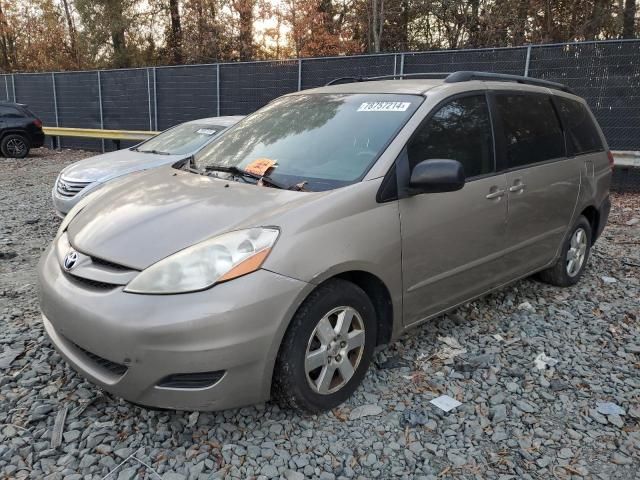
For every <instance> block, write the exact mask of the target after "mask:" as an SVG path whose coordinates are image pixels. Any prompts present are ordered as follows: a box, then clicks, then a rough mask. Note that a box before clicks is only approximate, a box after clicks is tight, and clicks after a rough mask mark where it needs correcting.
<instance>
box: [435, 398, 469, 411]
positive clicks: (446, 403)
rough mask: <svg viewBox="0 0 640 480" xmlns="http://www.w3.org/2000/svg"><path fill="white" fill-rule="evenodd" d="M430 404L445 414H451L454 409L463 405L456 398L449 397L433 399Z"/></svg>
mask: <svg viewBox="0 0 640 480" xmlns="http://www.w3.org/2000/svg"><path fill="white" fill-rule="evenodd" d="M429 403H431V404H432V405H435V406H436V407H438V408H439V409H440V410H443V411H445V412H450V411H451V410H453V409H454V408H456V407H459V406H460V405H462V403H461V402H459V401H458V400H456V399H455V398H451V397H450V396H449V395H440V396H439V397H436V398H434V399H432V400H431V401H430V402H429Z"/></svg>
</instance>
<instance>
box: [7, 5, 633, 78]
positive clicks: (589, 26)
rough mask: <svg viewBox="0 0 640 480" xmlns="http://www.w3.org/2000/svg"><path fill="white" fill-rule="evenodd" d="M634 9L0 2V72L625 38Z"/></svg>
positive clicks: (626, 6) (570, 6) (631, 30)
mask: <svg viewBox="0 0 640 480" xmlns="http://www.w3.org/2000/svg"><path fill="white" fill-rule="evenodd" d="M637 12H638V9H637V5H636V0H554V1H551V0H462V1H453V0H0V69H2V70H3V71H9V72H10V71H43V70H71V69H86V68H102V67H115V68H119V67H132V66H145V65H166V64H181V63H187V64H188V63H203V62H216V61H235V60H251V59H273V58H291V57H297V56H325V55H348V54H356V53H365V52H379V51H407V50H430V49H437V48H471V47H484V46H489V47H491V46H512V45H523V44H527V43H545V42H564V41H572V40H585V39H586V40H589V39H605V38H620V37H623V38H631V37H634V36H636V35H637V34H638V19H637Z"/></svg>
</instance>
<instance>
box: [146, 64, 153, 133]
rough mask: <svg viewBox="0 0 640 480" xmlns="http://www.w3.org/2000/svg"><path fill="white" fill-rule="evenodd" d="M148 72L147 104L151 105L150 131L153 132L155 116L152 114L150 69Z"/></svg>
mask: <svg viewBox="0 0 640 480" xmlns="http://www.w3.org/2000/svg"><path fill="white" fill-rule="evenodd" d="M145 70H146V71H147V104H148V105H149V130H153V123H152V122H153V120H152V118H153V116H152V115H153V114H152V113H151V76H150V75H149V69H148V68H146V69H145Z"/></svg>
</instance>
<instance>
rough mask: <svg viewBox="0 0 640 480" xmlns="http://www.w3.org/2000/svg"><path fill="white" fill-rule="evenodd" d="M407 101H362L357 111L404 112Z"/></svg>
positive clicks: (407, 105) (407, 106)
mask: <svg viewBox="0 0 640 480" xmlns="http://www.w3.org/2000/svg"><path fill="white" fill-rule="evenodd" d="M409 105H411V103H409V102H364V103H362V104H361V105H360V106H359V107H358V112H406V111H407V108H409Z"/></svg>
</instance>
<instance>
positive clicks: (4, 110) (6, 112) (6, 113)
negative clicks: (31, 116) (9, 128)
mask: <svg viewBox="0 0 640 480" xmlns="http://www.w3.org/2000/svg"><path fill="white" fill-rule="evenodd" d="M24 116H25V115H24V113H22V112H21V111H19V110H18V109H17V108H13V107H0V117H2V118H23V117H24Z"/></svg>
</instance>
